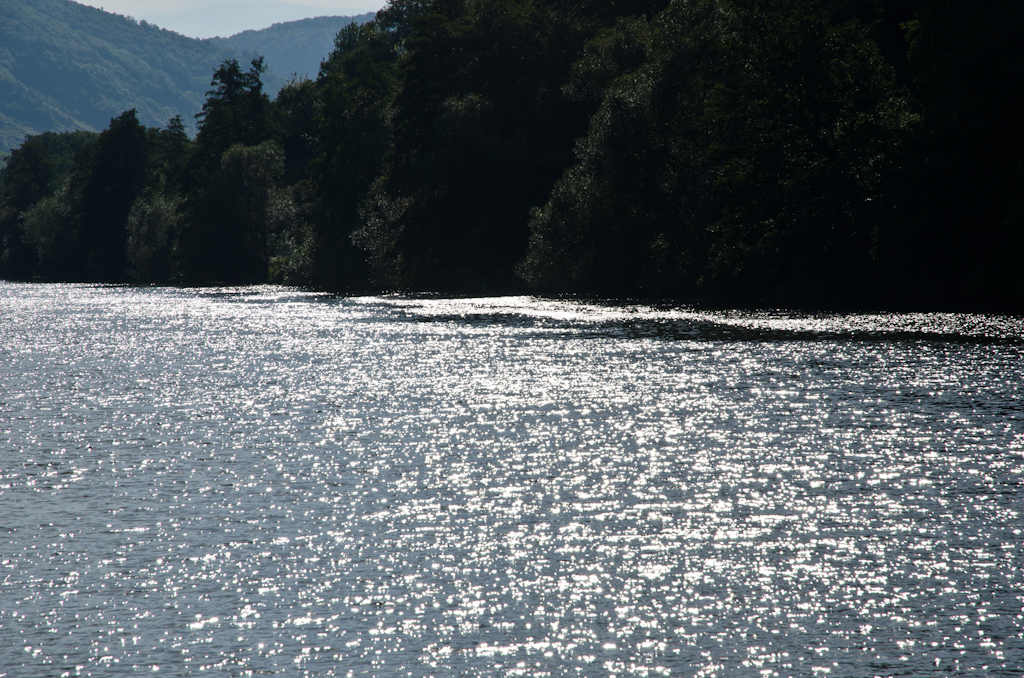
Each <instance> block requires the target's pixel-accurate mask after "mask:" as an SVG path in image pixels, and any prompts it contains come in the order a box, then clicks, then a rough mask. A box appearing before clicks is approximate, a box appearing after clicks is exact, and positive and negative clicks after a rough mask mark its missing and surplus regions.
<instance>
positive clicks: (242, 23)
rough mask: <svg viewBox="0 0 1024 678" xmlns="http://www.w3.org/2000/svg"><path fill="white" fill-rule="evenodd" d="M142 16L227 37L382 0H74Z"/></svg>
mask: <svg viewBox="0 0 1024 678" xmlns="http://www.w3.org/2000/svg"><path fill="white" fill-rule="evenodd" d="M76 1H77V2H79V3H81V4H83V5H89V6H91V7H100V8H102V9H105V10H106V11H108V12H114V13H115V14H125V15H127V16H132V17H135V18H136V19H139V20H142V19H145V20H146V21H148V22H149V23H151V24H156V25H157V26H160V27H161V28H167V29H170V30H172V31H176V32H178V33H181V34H183V35H188V36H190V37H193V38H210V37H213V36H215V35H220V36H223V37H227V36H229V35H234V34H235V33H239V32H241V31H244V30H248V29H250V28H255V29H258V28H266V27H267V26H269V25H271V24H275V23H279V22H282V21H296V20H298V19H306V18H309V17H313V16H337V15H345V16H351V15H353V14H363V13H365V12H376V11H377V10H378V9H380V8H381V7H383V6H384V4H385V0H76Z"/></svg>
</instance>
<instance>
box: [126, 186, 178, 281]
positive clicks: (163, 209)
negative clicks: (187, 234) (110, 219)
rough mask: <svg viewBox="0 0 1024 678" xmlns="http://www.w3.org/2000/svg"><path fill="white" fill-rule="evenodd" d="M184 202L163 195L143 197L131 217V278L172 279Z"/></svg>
mask: <svg viewBox="0 0 1024 678" xmlns="http://www.w3.org/2000/svg"><path fill="white" fill-rule="evenodd" d="M180 206H181V201H180V200H179V199H176V198H168V197H165V196H163V195H159V194H158V195H148V196H141V197H139V198H138V199H137V200H136V201H135V204H134V205H132V209H131V212H129V213H128V225H127V239H126V240H127V241H126V245H125V258H126V259H127V263H128V275H129V276H130V277H131V278H132V280H137V281H139V282H166V281H167V280H170V279H171V276H172V273H173V269H172V255H173V247H174V242H175V241H176V240H177V236H178V232H179V230H180V213H179V208H180Z"/></svg>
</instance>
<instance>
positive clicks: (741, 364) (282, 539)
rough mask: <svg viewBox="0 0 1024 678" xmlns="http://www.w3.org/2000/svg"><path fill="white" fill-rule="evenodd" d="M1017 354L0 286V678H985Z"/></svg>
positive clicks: (1012, 590) (1017, 510) (999, 344)
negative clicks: (274, 677)
mask: <svg viewBox="0 0 1024 678" xmlns="http://www.w3.org/2000/svg"><path fill="white" fill-rule="evenodd" d="M1022 348H1024V323H1022V321H1021V319H1020V318H1000V317H995V316H964V315H874V316H872V315H862V316H797V315H787V314H785V313H761V314H758V313H704V312H694V311H686V310H678V309H677V310H672V309H656V308H647V307H621V306H600V305H585V304H576V303H569V302H555V301H540V300H534V299H529V298H504V299H469V300H431V299H425V300H424V299H407V298H397V297H394V298H393V297H385V298H357V299H337V298H331V297H327V296H321V295H314V294H307V293H302V292H298V291H294V290H289V289H284V288H255V289H203V290H176V289H156V288H150V289H135V288H101V287H87V286H63V285H47V286H42V285H40V286H34V285H15V284H6V283H0V676H31V677H33V678H35V677H42V676H62V675H72V676H74V675H93V676H118V675H125V674H143V673H144V674H147V675H152V674H154V672H157V673H156V674H155V675H171V676H178V675H206V674H208V673H213V674H221V675H267V674H279V675H287V676H302V675H317V676H320V675H323V676H330V675H338V676H349V675H368V676H370V675H372V676H406V675H408V676H429V675H433V676H455V675H465V676H478V675H481V676H575V675H581V676H609V675H615V676H661V675H673V676H765V677H768V676H789V675H792V676H850V677H862V676H876V675H878V676H897V675H898V676H931V675H935V676H940V675H972V676H973V675H977V676H1021V675H1022V674H1024V576H1022V568H1024V537H1022V534H1021V530H1022V529H1024V517H1022V511H1024V485H1022V470H1024V458H1022V453H1024V420H1022V415H1024V412H1022V400H1021V398H1022V392H1021V389H1022V377H1024V374H1022V372H1024V356H1022Z"/></svg>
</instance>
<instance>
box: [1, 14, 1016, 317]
mask: <svg viewBox="0 0 1024 678" xmlns="http://www.w3.org/2000/svg"><path fill="white" fill-rule="evenodd" d="M2 1H3V0H0V2H2ZM8 1H10V0H8ZM55 1H56V0H46V2H55ZM901 25H903V26H905V27H906V29H907V30H908V37H909V39H910V42H906V41H904V36H903V34H902V32H901V30H902V29H901V28H900V26H901ZM1022 25H1024V9H1022V7H1021V5H1020V4H1019V3H1013V2H1008V1H1006V0H1001V1H1000V2H993V3H988V4H985V5H983V6H982V5H968V4H956V3H950V2H948V0H899V1H895V0H894V1H893V2H885V3H881V2H877V1H876V0H675V1H669V0H616V1H615V2H613V1H612V0H488V1H486V2H485V1H484V0H392V2H390V3H389V4H388V5H387V6H386V7H385V8H384V9H383V10H381V12H379V13H378V14H377V16H376V18H375V19H374V20H373V21H370V22H368V23H365V24H362V25H355V24H353V25H348V26H345V27H344V28H342V29H341V30H340V31H339V32H338V33H337V35H336V36H335V38H334V48H333V50H332V51H331V52H330V54H329V55H328V56H327V58H326V59H324V60H323V61H322V63H321V64H320V68H319V73H318V74H317V77H316V79H315V80H310V79H307V78H303V77H295V78H293V79H292V80H290V81H289V82H288V83H287V84H286V85H285V86H284V87H282V88H281V89H280V92H279V94H278V97H277V100H276V101H271V100H270V99H269V97H268V96H267V95H266V91H265V90H266V88H265V77H266V68H265V65H266V63H265V61H264V60H263V59H262V58H255V59H253V60H252V63H251V67H250V68H249V69H248V70H244V69H243V68H242V67H240V66H239V64H238V61H237V60H235V59H228V60H227V61H224V62H223V63H222V64H221V66H220V67H219V68H217V69H215V71H214V74H213V80H212V83H211V87H210V89H209V91H208V92H207V99H206V102H205V104H204V105H203V108H202V111H201V112H200V113H199V115H198V116H197V120H198V127H199V132H198V135H197V137H196V140H195V141H191V140H190V139H189V135H188V130H187V128H186V125H185V124H184V123H183V121H182V119H181V118H180V117H172V118H171V119H170V121H169V122H168V123H167V126H166V127H165V128H163V129H158V128H156V127H150V128H148V129H147V128H145V127H144V126H143V124H142V123H140V120H139V118H140V115H141V114H140V113H139V112H137V111H135V110H129V111H128V112H127V113H124V114H122V115H120V116H117V117H115V118H114V119H112V120H111V122H110V125H109V127H108V128H107V130H106V131H104V132H103V134H102V135H98V136H97V135H94V134H93V135H91V136H90V135H86V136H81V135H79V136H76V135H41V136H33V137H30V138H29V139H28V140H27V141H26V142H25V143H24V144H23V145H22V147H21V148H19V149H18V150H17V151H15V152H14V153H13V154H12V155H11V156H10V158H9V159H8V160H7V161H6V164H5V165H4V166H3V168H2V169H0V238H2V243H3V251H2V255H0V267H2V269H0V275H3V276H6V277H21V278H28V277H33V276H34V277H37V278H47V279H78V280H83V279H88V280H109V281H114V280H123V279H133V280H140V281H147V282H168V281H177V282H184V283H208V282H231V283H248V282H264V281H268V280H270V281H275V282H284V283H287V284H308V285H314V286H318V287H325V288H328V289H333V290H348V291H356V290H365V289H372V288H373V286H376V288H377V289H380V288H389V289H405V290H430V291H445V292H458V293H480V292H488V293H490V292H495V291H509V290H516V289H521V285H522V284H523V283H524V282H525V283H526V284H527V285H529V286H531V287H533V288H534V289H536V290H538V291H541V292H556V293H558V292H571V293H582V294H600V295H608V296H624V295H629V296H652V297H675V298H701V297H705V298H713V299H718V300H725V301H729V302H733V303H757V304H763V303H769V304H778V303H785V304H801V305H811V306H815V305H817V306H836V305H846V306H853V305H861V304H873V305H885V306H892V305H896V304H897V303H900V304H920V305H929V306H936V305H960V306H973V307H978V306H984V305H988V306H990V307H993V308H1004V309H1005V308H1021V307H1024V274H1022V273H1021V270H1022V269H1021V268H1020V266H1019V265H1018V263H1019V260H1020V259H1021V257H1022V256H1024V216H1022V215H1024V207H1022V205H1024V169H1022V168H1024V131H1022V129H1024V128H1021V126H1020V125H1018V124H1017V121H1016V118H1015V115H1016V111H1019V110H1020V109H1021V107H1022V104H1024V84H1021V83H1022V82H1024V81H1022V80H1021V79H1020V78H1017V77H1016V74H1018V73H1019V72H1024V43H1022V42H1021V41H1020V40H1019V39H1018V38H1019V35H1018V33H1019V28H1020V27H1021V26H1022ZM3 49H5V47H4V46H0V52H2V51H3ZM0 56H2V55H0ZM0 115H3V113H2V112H0ZM517 275H518V276H519V278H518V279H517V277H516V276H517Z"/></svg>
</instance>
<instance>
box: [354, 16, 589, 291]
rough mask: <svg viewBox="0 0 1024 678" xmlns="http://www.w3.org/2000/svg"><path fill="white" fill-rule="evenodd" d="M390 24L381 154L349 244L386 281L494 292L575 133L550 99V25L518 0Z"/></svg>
mask: <svg viewBox="0 0 1024 678" xmlns="http://www.w3.org/2000/svg"><path fill="white" fill-rule="evenodd" d="M403 7H404V6H403ZM413 10H415V11H413ZM385 12H388V10H385ZM417 12H419V13H418V14H417ZM401 16H403V17H407V16H408V17H411V19H409V20H408V21H409V23H408V27H402V26H401V25H400V24H399V25H398V27H397V28H395V29H394V34H395V35H397V36H403V35H404V36H406V37H404V39H403V40H402V44H401V54H402V56H401V61H400V62H399V64H398V69H399V74H400V81H401V87H400V88H399V89H398V90H397V91H396V93H395V102H394V113H393V117H392V124H393V135H394V137H393V139H394V141H393V146H392V148H391V155H390V157H389V159H388V160H389V162H388V164H387V166H386V167H385V168H384V171H383V173H382V174H381V178H380V179H379V180H378V181H377V182H376V183H375V185H374V189H373V193H372V194H371V195H370V196H369V198H368V200H367V203H366V208H365V210H364V226H363V228H362V229H360V231H358V232H357V233H356V235H355V237H356V240H357V242H358V243H359V244H360V245H361V246H363V247H365V248H367V249H368V250H369V251H370V256H371V262H372V263H373V264H374V269H375V274H376V276H377V279H378V280H379V281H380V282H382V283H384V284H386V285H388V286H393V287H399V288H408V289H441V290H474V291H480V290H485V289H486V290H495V289H503V288H505V289H507V288H509V287H512V286H514V285H515V284H516V282H515V280H514V278H513V277H512V275H511V272H512V264H513V262H514V261H515V260H516V259H517V258H518V257H520V256H521V255H522V253H523V251H524V246H525V242H526V230H525V223H526V218H527V215H528V212H529V208H530V206H531V205H533V204H536V203H537V202H539V201H540V200H542V199H543V196H544V195H545V194H546V193H547V191H548V190H549V189H550V185H551V182H552V181H553V180H554V178H555V177H557V176H558V174H559V173H560V172H561V170H562V168H563V167H564V166H565V164H566V161H567V160H568V157H569V156H568V150H569V148H570V147H571V140H572V138H573V136H575V133H577V132H578V130H579V128H578V127H576V126H575V125H574V123H575V124H578V118H577V119H575V120H574V119H573V115H572V114H573V113H574V112H576V111H577V110H578V107H575V106H573V105H571V104H570V103H569V102H567V101H566V100H565V99H564V97H563V96H562V94H561V91H560V88H561V84H562V83H563V82H564V80H565V78H566V76H567V71H568V66H569V62H568V61H567V60H566V59H565V58H564V51H563V50H564V45H562V44H560V42H559V41H558V40H557V37H558V36H559V35H560V33H559V32H558V31H556V30H555V29H556V27H557V23H558V17H557V16H555V15H553V14H552V13H551V12H550V10H549V9H547V8H545V7H542V6H539V5H537V4H535V3H533V2H527V1H519V0H501V1H500V2H487V3H484V2H465V3H462V2H454V1H453V2H435V3H423V4H421V5H417V4H416V3H411V8H408V10H407V11H403V13H401Z"/></svg>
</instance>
